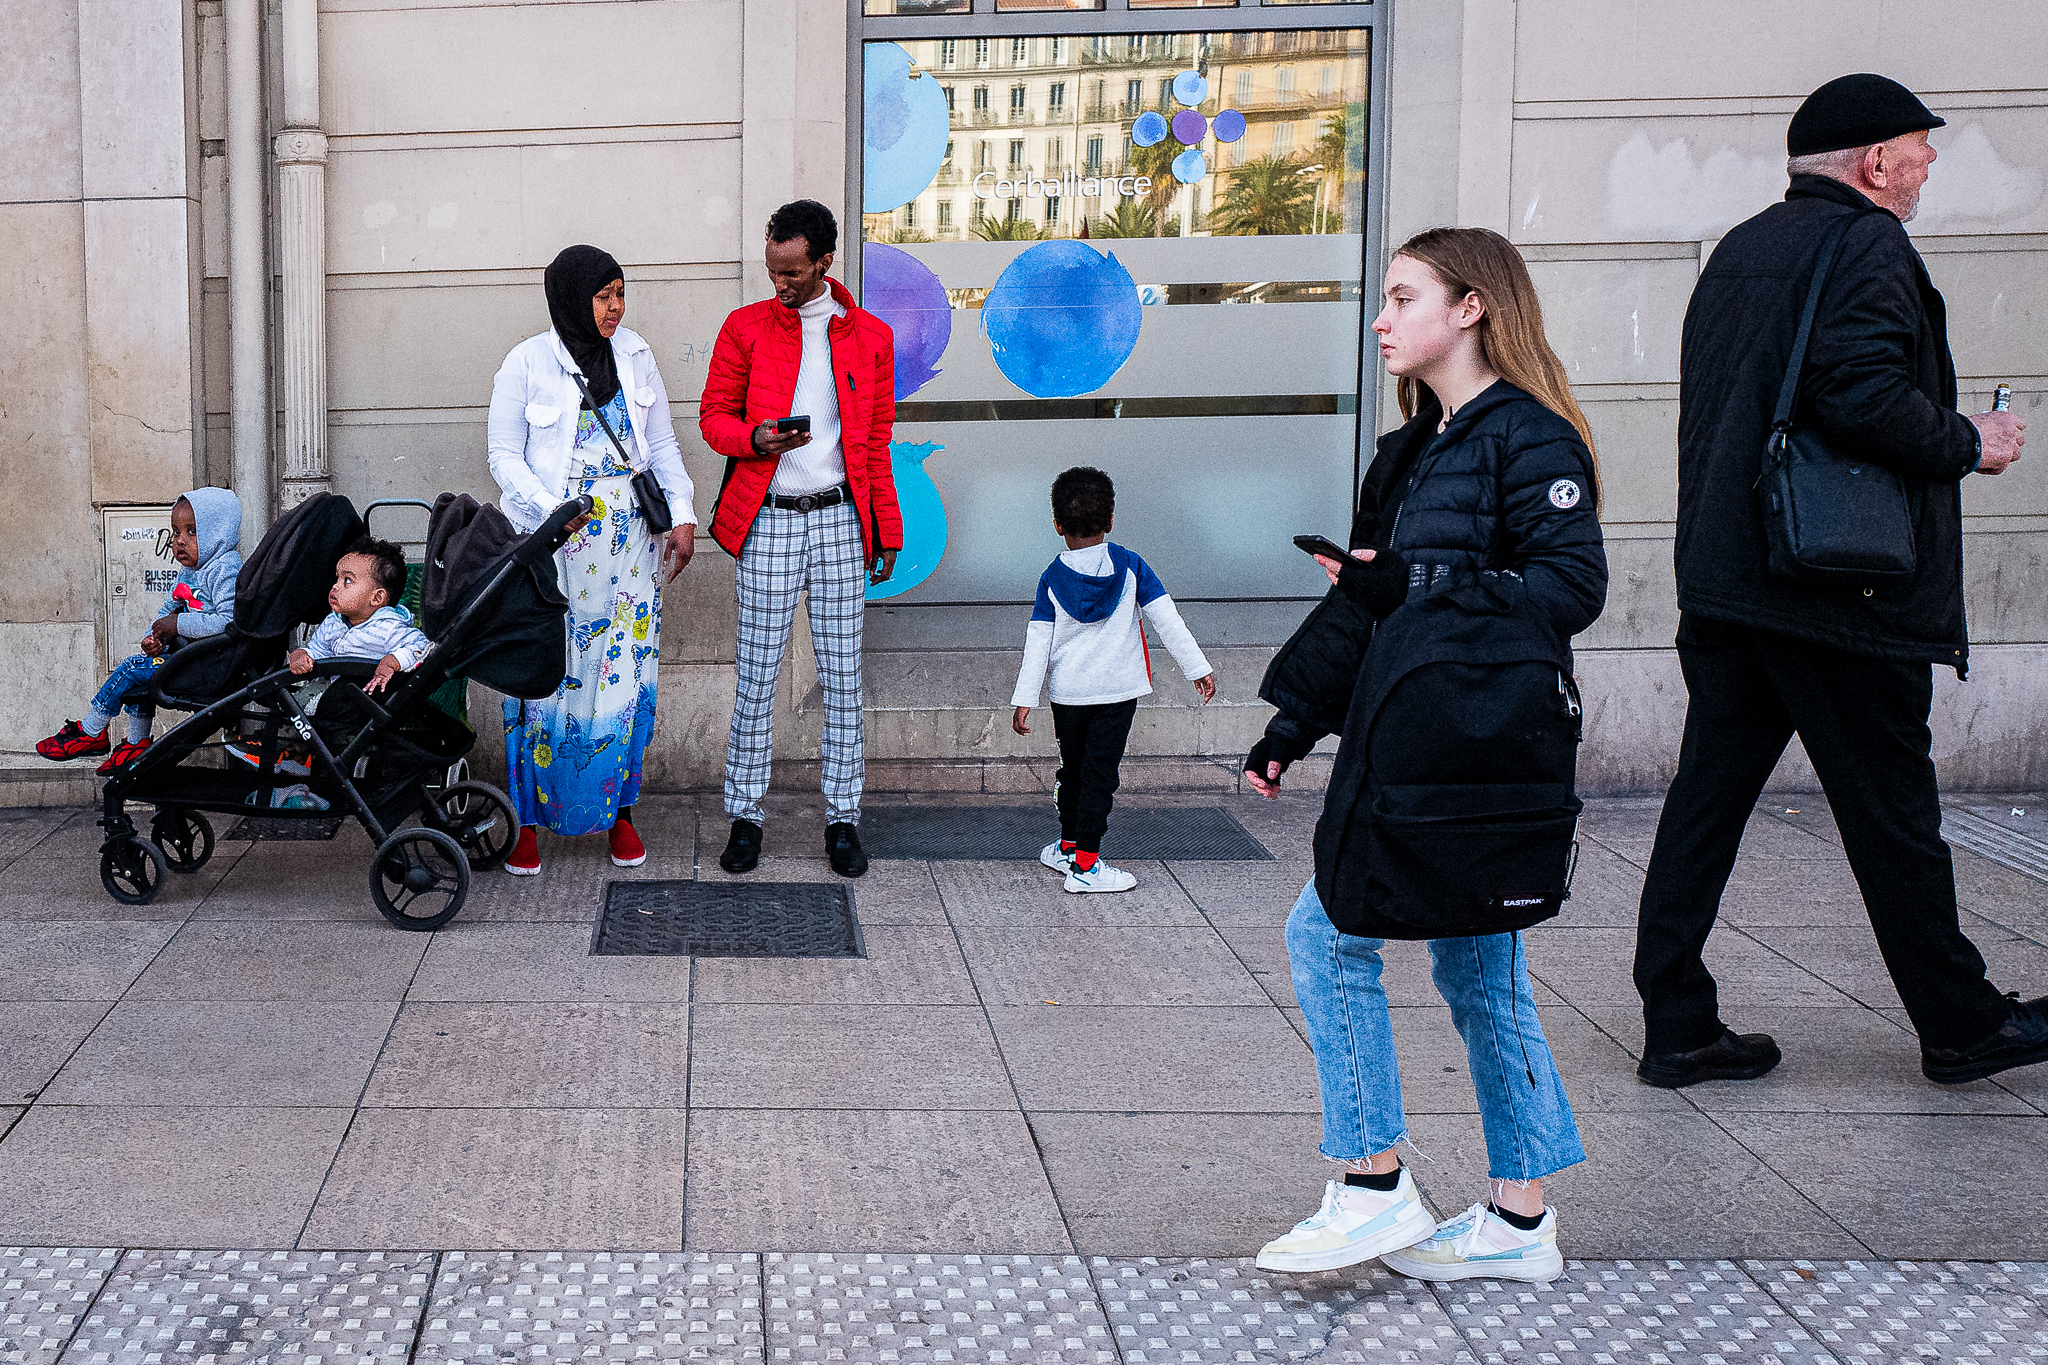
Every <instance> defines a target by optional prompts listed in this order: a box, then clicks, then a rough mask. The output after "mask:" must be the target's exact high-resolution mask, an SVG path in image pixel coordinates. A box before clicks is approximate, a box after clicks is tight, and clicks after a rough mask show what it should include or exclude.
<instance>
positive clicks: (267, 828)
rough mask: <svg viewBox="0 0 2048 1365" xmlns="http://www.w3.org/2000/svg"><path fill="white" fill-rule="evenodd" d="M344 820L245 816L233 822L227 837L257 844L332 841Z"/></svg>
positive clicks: (326, 817)
mask: <svg viewBox="0 0 2048 1365" xmlns="http://www.w3.org/2000/svg"><path fill="white" fill-rule="evenodd" d="M346 818H347V817H346V816H340V815H329V816H325V817H322V818H320V819H308V820H285V819H277V818H272V817H268V816H262V815H245V816H243V817H242V818H241V819H239V820H237V821H235V827H234V828H233V829H231V830H229V831H228V836H227V837H228V838H230V839H253V840H255V841H256V842H257V843H259V844H264V843H277V842H280V841H306V840H321V839H332V838H333V837H334V836H335V835H337V834H339V833H341V822H342V821H343V820H344V819H346Z"/></svg>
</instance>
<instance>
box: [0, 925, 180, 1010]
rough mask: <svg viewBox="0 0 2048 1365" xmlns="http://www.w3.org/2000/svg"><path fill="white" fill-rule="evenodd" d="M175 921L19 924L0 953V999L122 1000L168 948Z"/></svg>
mask: <svg viewBox="0 0 2048 1365" xmlns="http://www.w3.org/2000/svg"><path fill="white" fill-rule="evenodd" d="M177 931H178V926H177V925H176V924H160V923H159V924H148V923H140V922H137V921H133V920H116V921H109V922H106V923H83V922H81V923H64V922H54V923H47V924H17V925H14V926H12V927H10V928H9V929H8V930H7V931H6V935H7V951H6V953H4V954H0V1000H6V1001H24V1000H43V1001H50V1000H71V1001H86V1000H118V999H120V998H121V996H122V994H123V993H125V992H126V991H127V990H128V988H129V987H130V986H131V985H132V984H134V981H135V978H136V977H138V976H140V975H141V974H142V971H143V968H145V967H147V966H149V964H150V961H151V959H153V958H155V957H156V955H157V954H158V953H160V952H162V951H163V947H164V945H165V944H166V943H169V942H170V941H171V935H173V934H175V933H176V932H177Z"/></svg>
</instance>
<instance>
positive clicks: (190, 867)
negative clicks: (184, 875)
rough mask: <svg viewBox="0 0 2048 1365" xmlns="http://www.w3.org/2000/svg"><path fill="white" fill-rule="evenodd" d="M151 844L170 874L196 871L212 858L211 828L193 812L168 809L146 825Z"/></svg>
mask: <svg viewBox="0 0 2048 1365" xmlns="http://www.w3.org/2000/svg"><path fill="white" fill-rule="evenodd" d="M149 838H150V842H152V843H154V844H155V845H156V846H157V847H158V848H160V849H162V850H163V851H164V861H165V862H166V863H168V864H170V868H171V871H173V872H197V871H198V870H199V869H200V868H202V867H205V866H206V860H207V859H208V858H211V857H212V856H213V826H212V825H210V824H208V823H207V820H206V817H205V816H203V815H201V814H200V813H199V812H198V811H196V810H186V809H184V808H183V807H182V806H168V807H166V808H165V809H163V810H160V811H158V812H157V814H156V819H154V820H152V821H150V824H149Z"/></svg>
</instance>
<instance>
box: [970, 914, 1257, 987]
mask: <svg viewBox="0 0 2048 1365" xmlns="http://www.w3.org/2000/svg"><path fill="white" fill-rule="evenodd" d="M960 946H961V948H962V949H963V950H964V951H965V953H966V954H967V962H968V966H969V967H970V968H971V969H972V970H973V972H974V980H975V985H976V986H977V987H978V988H979V989H980V991H981V996H982V999H983V1000H984V1001H985V1002H986V1003H988V1004H990V1005H1028V1004H1037V1003H1039V1002H1041V1001H1045V1000H1054V1001H1057V1002H1059V1003H1060V1004H1063V1005H1119V1004H1122V1005H1257V1004H1264V1003H1265V998H1264V992H1262V991H1261V990H1260V989H1259V987H1258V985H1257V983H1256V982H1254V981H1253V979H1252V977H1251V974H1250V973H1249V972H1248V971H1246V970H1245V967H1244V965H1243V964H1242V963H1240V962H1239V961H1238V960H1237V958H1236V957H1235V956H1234V955H1233V954H1232V953H1231V951H1230V949H1229V947H1227V946H1226V945H1225V944H1224V942H1223V940H1222V939H1221V938H1219V937H1218V936H1217V933H1216V931H1215V930H1213V929H1210V928H1207V927H1203V928H1200V929H1009V928H992V927H976V928H971V929H962V930H960Z"/></svg>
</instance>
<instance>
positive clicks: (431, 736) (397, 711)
mask: <svg viewBox="0 0 2048 1365" xmlns="http://www.w3.org/2000/svg"><path fill="white" fill-rule="evenodd" d="M590 508H591V504H590V500H589V499H588V498H579V499H572V500H571V501H569V502H567V503H564V504H563V505H562V506H561V507H560V508H557V509H556V511H555V513H554V515H553V516H551V517H549V518H548V520H547V522H546V523H545V524H543V525H542V526H541V528H540V529H539V530H537V531H535V532H534V533H533V534H531V535H527V536H522V535H520V534H519V533H518V532H517V531H515V530H513V528H512V526H511V523H509V522H508V521H506V520H505V517H504V515H503V514H502V513H501V512H499V511H498V510H497V509H496V508H495V507H488V506H480V505H479V504H478V503H477V502H476V501H475V500H474V499H472V498H470V497H469V496H468V495H466V494H455V493H443V494H442V495H441V497H440V499H439V500H438V501H437V502H436V503H435V504H434V509H433V514H432V520H431V521H430V523H429V526H428V530H427V554H426V566H425V572H424V575H423V579H422V583H421V590H420V614H419V618H420V619H419V624H420V627H421V629H423V630H424V631H425V632H426V634H427V637H428V638H429V639H430V640H432V641H433V642H434V648H433V649H432V650H430V651H429V652H428V654H427V657H426V658H425V659H423V660H421V662H420V663H419V665H418V666H417V667H415V668H413V669H410V670H408V671H406V672H403V673H400V674H399V675H398V676H397V677H395V678H393V679H392V680H391V682H390V684H389V685H388V686H387V688H386V689H385V690H384V691H382V692H378V693H374V694H368V693H365V692H364V691H363V690H362V685H363V683H364V682H366V681H367V680H368V679H369V677H370V675H371V674H372V673H373V672H375V671H376V662H377V661H376V660H374V659H321V660H318V661H316V662H315V664H314V666H313V671H312V672H311V673H309V674H305V675H300V674H295V673H293V672H292V671H291V670H290V669H289V668H287V667H285V666H284V662H285V654H286V652H287V650H288V648H289V644H290V640H289V637H290V634H291V632H292V630H293V629H294V628H295V627H298V626H301V625H314V624H316V623H318V622H319V621H320V620H322V619H323V618H324V617H325V616H326V615H327V593H328V589H329V588H330V587H332V586H333V583H334V564H335V561H336V560H337V559H339V558H340V557H341V555H342V554H343V553H344V552H346V550H347V549H348V547H349V546H350V545H351V544H353V543H354V542H355V541H356V540H357V539H358V538H359V537H361V536H362V534H363V522H362V518H361V517H359V516H357V515H356V510H355V507H354V506H353V505H352V504H351V503H350V502H349V501H348V499H346V498H343V497H339V496H336V495H333V494H322V495H320V496H318V497H315V498H311V499H308V500H307V501H306V502H303V503H301V504H299V505H298V506H297V507H295V508H293V509H292V510H291V511H290V512H288V513H287V514H286V515H284V516H283V517H280V518H279V519H278V521H277V523H276V524H275V525H273V526H272V527H271V528H270V532H269V534H267V535H265V536H264V537H263V541H262V543H261V544H260V545H258V546H257V547H256V550H255V552H254V553H253V554H251V555H250V556H249V557H248V559H247V560H246V561H244V563H243V565H242V572H241V574H240V576H239V577H238V578H237V579H236V580H235V594H236V595H235V619H234V624H233V625H231V626H230V627H229V628H228V629H227V630H226V631H225V632H224V633H222V634H220V635H217V636H214V637H212V638H210V639H205V640H200V641H196V642H193V643H191V644H187V645H185V646H183V647H182V648H179V649H178V650H177V651H176V652H175V653H173V654H172V655H171V656H170V658H169V659H168V660H166V661H165V663H164V665H163V667H161V668H158V669H156V670H155V671H154V672H153V673H152V674H151V675H150V680H149V683H148V688H147V694H146V696H145V695H143V694H142V693H141V691H140V689H138V692H137V694H135V695H134V696H133V697H132V700H136V701H139V702H141V703H142V704H144V705H146V706H149V707H154V708H168V709H171V710H175V711H189V712H191V713H192V714H191V715H190V716H188V717H187V718H186V719H185V720H183V721H182V722H180V723H179V724H178V725H176V726H174V727H173V728H172V729H170V730H169V731H168V732H166V733H165V734H164V735H163V736H162V737H160V738H159V739H158V740H157V741H156V742H155V743H154V744H152V745H151V746H150V748H149V749H148V750H147V751H146V752H144V753H143V755H142V756H141V757H140V758H137V759H136V760H135V761H134V762H132V763H129V764H127V765H126V766H124V767H122V768H120V769H119V770H117V771H116V772H115V774H114V775H113V776H112V777H110V778H109V779H108V780H107V783H106V785H105V787H104V788H103V789H102V791H101V794H100V802H101V812H100V819H99V824H100V826H101V828H103V829H105V830H106V832H107V837H106V841H105V842H104V843H103V844H102V845H101V846H100V882H101V884H102V885H104V886H105V887H106V889H107V893H108V894H109V895H111V896H112V897H113V898H114V899H115V900H117V901H121V902H124V903H126V904H129V905H146V904H148V903H149V902H150V901H151V900H153V899H155V898H156V895H157V893H158V892H159V891H160V890H161V889H162V887H163V883H164V878H165V875H166V873H167V872H196V871H198V870H199V869H200V868H201V867H203V866H205V865H206V860H207V859H208V858H210V857H211V856H212V855H213V847H214V835H213V827H212V825H211V824H210V823H208V821H207V819H206V815H205V812H207V811H213V812H216V813H219V814H225V815H258V816H263V817H266V818H274V819H282V820H315V819H332V818H333V817H334V816H335V815H343V816H348V815H353V816H354V817H355V818H356V819H357V820H359V821H360V822H361V823H362V826H363V829H364V831H365V832H366V833H367V834H368V835H369V836H370V840H371V842H372V843H374V844H375V845H376V852H375V853H373V854H372V855H371V859H370V869H369V880H370V898H371V900H372V901H374V902H375V903H376V906H377V909H378V911H379V912H380V913H381V914H382V915H383V916H384V918H385V919H387V920H389V921H390V922H391V923H392V924H394V925H396V926H398V927H399V928H401V929H419V930H427V929H438V928H440V927H441V926H442V925H444V924H446V923H448V921H450V920H451V919H453V918H455V915H456V913H457V912H458V911H460V910H461V909H462V904H463V901H464V900H465V899H467V897H468V895H469V882H470V874H471V872H472V871H483V870H488V869H490V868H493V867H496V866H498V865H499V864H500V863H502V862H504V860H505V858H506V857H507V856H508V855H509V854H510V853H511V851H512V846H513V842H514V841H515V840H516V839H517V838H518V834H519V822H518V818H517V817H516V815H515V814H514V812H513V808H512V802H511V800H510V798H508V797H507V796H506V795H505V794H504V793H503V792H501V791H499V790H498V789H497V788H495V787H493V786H490V785H489V784H488V783H483V782H469V781H462V782H453V783H448V782H446V781H445V778H446V775H447V773H448V770H449V768H450V765H452V764H454V763H455V762H456V761H457V760H458V759H461V758H462V757H463V756H465V755H466V754H468V752H469V751H470V748H471V747H472V746H473V745H474V744H475V743H476V736H475V734H474V733H472V732H471V730H470V728H469V727H468V726H467V725H466V724H464V723H463V722H462V721H461V720H459V719H457V718H456V717H455V716H453V715H450V714H449V713H448V712H447V711H445V710H443V709H442V708H441V707H438V706H436V705H434V704H433V703H432V697H433V694H434V692H435V691H436V689H437V688H439V687H440V686H441V685H442V684H443V683H445V682H447V681H448V680H449V679H450V678H454V677H461V676H467V677H470V678H474V679H476V680H478V681H480V682H483V683H485V684H487V685H489V686H491V687H494V688H496V689H498V690H499V691H501V692H503V693H505V694H507V695H508V696H514V697H525V698H529V699H537V698H541V697H549V696H553V695H554V693H555V690H556V689H557V688H558V687H559V686H560V685H561V681H562V674H563V672H564V669H565V667H566V662H567V657H566V652H567V641H566V637H565V632H564V627H563V624H562V622H563V617H564V616H565V614H566V613H567V612H568V609H569V603H568V599H567V598H565V597H564V596H563V595H562V591H561V588H560V586H559V584H558V582H557V577H556V573H555V567H554V562H553V559H554V554H555V551H557V550H558V549H560V548H561V547H562V545H563V544H564V543H565V542H566V541H567V540H568V538H569V534H570V533H569V530H568V527H569V525H570V523H571V522H573V521H575V520H576V519H577V518H578V517H579V516H581V515H583V514H585V513H587V512H589V511H590ZM299 784H303V785H304V788H305V790H306V792H308V793H310V795H311V796H312V797H314V798H317V799H315V800H306V799H305V796H304V795H303V794H300V795H298V796H297V799H296V800H293V801H292V802H291V804H283V803H281V801H280V799H279V795H278V794H279V793H281V792H290V791H292V790H293V789H294V788H296V787H298V786H299ZM130 803H141V804H144V805H148V806H153V807H155V810H156V814H155V817H154V819H153V820H152V821H151V822H150V829H149V836H148V837H147V838H144V837H143V836H142V834H141V833H139V832H138V830H137V828H136V824H135V820H134V818H133V817H132V816H130V815H129V813H128V811H127V809H126V808H127V806H128V805H129V804H130ZM414 814H417V815H418V817H419V823H417V824H415V825H406V824H404V822H405V821H406V820H407V819H408V817H410V816H412V815H414Z"/></svg>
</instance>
